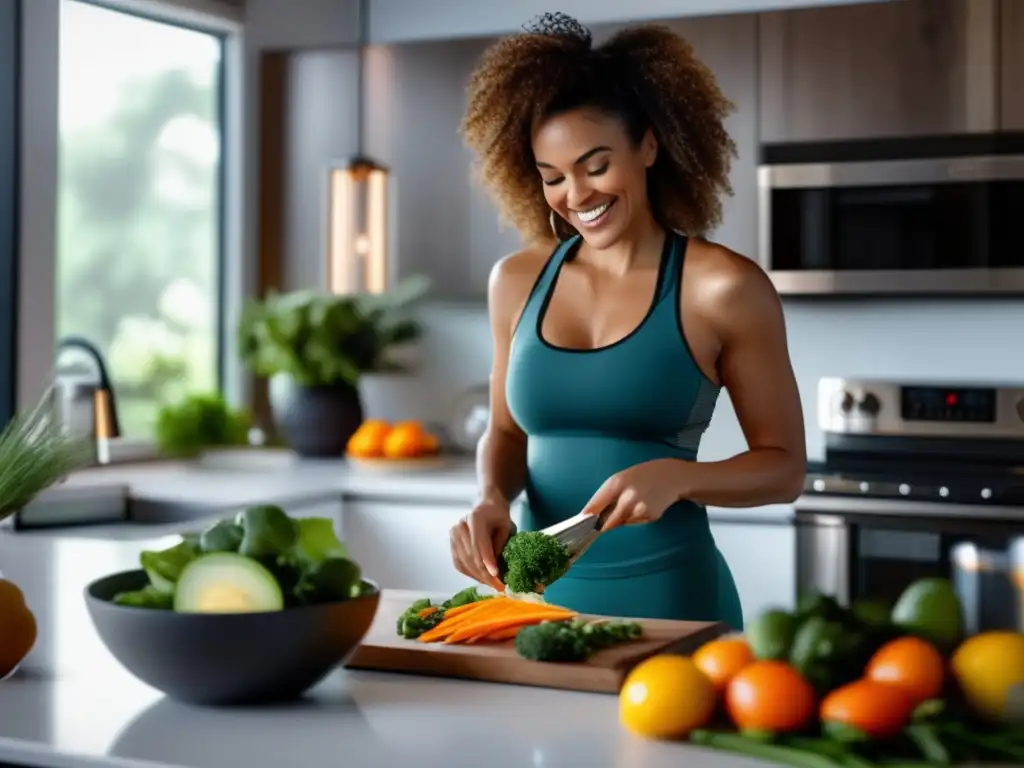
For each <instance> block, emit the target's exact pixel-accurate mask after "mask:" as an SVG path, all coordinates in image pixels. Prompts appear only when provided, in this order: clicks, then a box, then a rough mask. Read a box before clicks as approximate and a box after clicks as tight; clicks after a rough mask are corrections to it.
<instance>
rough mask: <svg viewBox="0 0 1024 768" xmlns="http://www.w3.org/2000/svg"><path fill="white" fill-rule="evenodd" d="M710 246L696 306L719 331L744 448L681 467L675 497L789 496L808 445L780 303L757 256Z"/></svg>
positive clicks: (797, 488)
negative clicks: (710, 267)
mask: <svg viewBox="0 0 1024 768" xmlns="http://www.w3.org/2000/svg"><path fill="white" fill-rule="evenodd" d="M708 247H710V248H713V249H714V250H716V251H718V252H719V253H717V254H716V258H715V259H714V262H715V267H714V269H713V270H709V271H710V272H713V275H712V274H707V275H703V276H702V288H703V287H704V285H705V284H706V285H707V287H708V289H709V290H708V291H707V292H704V295H703V296H702V297H701V301H700V305H701V306H700V313H701V315H702V316H704V317H705V318H706V319H707V321H708V323H709V324H710V325H711V327H713V328H714V329H716V331H717V335H718V339H719V344H720V353H719V359H718V371H719V374H720V376H721V380H722V384H723V385H724V386H725V388H726V390H727V391H728V393H729V397H730V399H731V400H732V403H733V406H734V408H735V409H736V415H737V417H738V419H739V423H740V427H741V428H742V430H743V435H744V437H745V438H746V440H747V445H748V450H747V451H744V452H743V453H740V454H738V455H736V456H733V457H732V458H729V459H725V460H722V461H709V462H697V463H688V465H687V466H685V467H683V466H681V467H680V468H679V469H680V471H679V472H678V473H674V474H677V476H678V481H679V487H678V494H677V497H678V498H679V499H690V500H693V501H697V502H700V503H703V504H708V505H711V506H720V507H752V506H759V505H761V504H772V503H785V502H790V501H793V500H794V499H795V498H796V497H797V496H799V495H800V494H801V492H802V491H803V483H804V477H805V474H806V471H807V451H806V444H805V436H804V420H803V408H802V407H801V404H800V393H799V390H798V389H797V384H796V377H795V376H794V375H793V367H792V364H791V362H790V358H789V349H788V347H787V342H786V324H785V318H784V316H783V313H782V303H781V302H780V300H779V296H778V293H777V292H776V291H775V287H774V286H773V285H772V283H771V281H770V280H769V279H768V276H767V275H766V274H765V273H764V272H763V271H762V270H761V268H760V267H758V266H757V265H756V264H755V263H753V262H752V261H749V260H748V259H746V258H744V257H742V256H739V255H738V254H734V253H732V252H730V251H727V250H726V249H724V248H720V247H718V246H708V245H705V248H708Z"/></svg>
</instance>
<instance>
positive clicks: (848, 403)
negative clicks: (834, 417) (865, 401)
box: [839, 392, 856, 413]
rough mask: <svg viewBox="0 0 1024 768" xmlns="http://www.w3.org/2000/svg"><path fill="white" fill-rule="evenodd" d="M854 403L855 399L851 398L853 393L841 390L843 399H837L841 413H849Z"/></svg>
mask: <svg viewBox="0 0 1024 768" xmlns="http://www.w3.org/2000/svg"><path fill="white" fill-rule="evenodd" d="M854 405H856V401H855V400H854V399H853V395H851V394H850V393H849V392H843V399H842V400H840V401H839V410H841V411H842V412H843V413H849V412H850V411H852V410H853V406H854Z"/></svg>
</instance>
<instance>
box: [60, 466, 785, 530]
mask: <svg viewBox="0 0 1024 768" xmlns="http://www.w3.org/2000/svg"><path fill="white" fill-rule="evenodd" d="M111 483H123V484H125V485H127V486H128V487H129V488H130V494H131V495H132V496H133V497H135V498H139V499H145V500H146V501H176V502H186V503H196V504H210V505H213V506H220V507H231V506H245V505H247V504H257V503H277V504H282V505H283V504H286V503H301V502H305V501H309V502H316V501H322V500H327V499H332V498H339V497H342V496H345V497H364V498H378V499H388V500H400V501H410V502H420V503H424V504H430V503H456V504H466V505H467V506H468V505H470V504H472V503H473V501H474V500H475V499H476V498H477V482H476V470H475V467H474V460H473V459H472V458H471V457H466V456H456V457H452V458H449V459H447V460H446V462H445V463H444V464H443V465H441V466H439V467H431V468H424V469H419V470H415V471H413V470H400V471H398V470H396V471H382V470H373V469H365V468H361V467H357V466H354V465H352V464H349V463H348V462H346V461H344V460H343V459H322V460H310V459H300V458H298V457H296V456H295V455H294V454H292V453H290V452H287V451H231V452H226V453H224V454H213V455H211V456H210V457H208V458H206V459H203V460H202V461H194V462H186V461H166V462H158V463H144V464H134V465H133V464H125V465H118V466H110V467H102V468H96V469H89V470H86V471H83V472H79V473H77V474H75V475H73V476H72V477H71V478H70V479H69V480H68V481H67V485H71V486H92V485H104V484H111ZM708 514H709V516H710V517H711V518H712V519H714V520H716V521H721V522H729V521H736V522H751V521H755V522H756V521H763V522H787V521H789V520H791V519H792V516H793V508H792V506H791V505H788V504H773V505H768V506H764V507H757V508H754V509H721V508H716V507H709V508H708Z"/></svg>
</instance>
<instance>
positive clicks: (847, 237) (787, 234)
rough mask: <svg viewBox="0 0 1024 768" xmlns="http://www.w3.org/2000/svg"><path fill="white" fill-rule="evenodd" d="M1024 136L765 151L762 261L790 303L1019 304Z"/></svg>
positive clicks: (1023, 259) (1023, 262) (1023, 290)
mask: <svg viewBox="0 0 1024 768" xmlns="http://www.w3.org/2000/svg"><path fill="white" fill-rule="evenodd" d="M1022 220H1024V135H1017V134H1000V135H993V136H971V135H967V136H955V137H944V138H933V139H917V140H910V139H889V140H884V139H883V140H874V141H866V140H865V141H856V142H825V143H820V144H785V145H766V146H764V147H762V148H761V164H760V166H759V168H758V224H759V230H760V231H759V242H758V260H759V262H760V263H761V265H762V267H764V269H765V270H766V271H767V272H768V273H769V275H770V276H771V278H772V280H773V282H774V283H775V285H776V288H777V289H778V290H779V292H780V293H783V294H853V295H856V294H932V295H937V294H947V295H952V294H1024V227H1022V226H1021V221H1022Z"/></svg>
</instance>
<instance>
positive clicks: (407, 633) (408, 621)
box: [396, 587, 490, 640]
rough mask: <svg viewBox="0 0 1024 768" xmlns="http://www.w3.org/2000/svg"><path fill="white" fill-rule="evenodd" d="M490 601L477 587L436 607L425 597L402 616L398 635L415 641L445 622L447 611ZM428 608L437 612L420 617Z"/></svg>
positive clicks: (458, 593)
mask: <svg viewBox="0 0 1024 768" xmlns="http://www.w3.org/2000/svg"><path fill="white" fill-rule="evenodd" d="M489 599H490V596H489V595H481V594H480V593H479V592H478V591H477V589H476V587H467V588H466V589H463V590H461V591H459V592H456V593H455V594H454V595H452V596H451V597H449V598H448V599H447V600H445V601H444V602H442V603H440V604H439V605H434V604H433V603H431V602H430V599H429V598H426V597H424V598H422V599H420V600H417V601H416V602H414V603H413V604H412V605H410V606H409V607H408V608H406V609H405V611H403V613H402V615H401V616H399V617H398V623H397V626H396V629H397V630H398V635H399V637H404V638H406V639H407V640H415V639H416V638H417V637H419V636H420V635H422V634H423V633H424V632H426V631H427V630H430V629H433V628H434V627H436V626H437V625H438V624H440V623H441V622H442V621H443V620H444V614H445V611H447V610H448V609H449V608H457V607H459V606H461V605H468V604H469V603H475V602H477V601H478V600H489ZM427 608H434V609H435V610H433V611H431V612H430V613H428V614H427V615H426V616H420V613H422V612H423V611H425V610H426V609H427Z"/></svg>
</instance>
